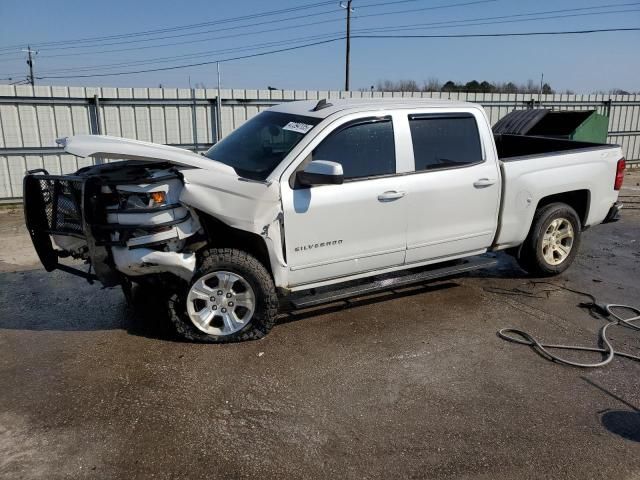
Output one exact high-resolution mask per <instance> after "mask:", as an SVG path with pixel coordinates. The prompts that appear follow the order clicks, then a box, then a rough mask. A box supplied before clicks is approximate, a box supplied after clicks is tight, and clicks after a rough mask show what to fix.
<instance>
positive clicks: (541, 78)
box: [538, 73, 544, 106]
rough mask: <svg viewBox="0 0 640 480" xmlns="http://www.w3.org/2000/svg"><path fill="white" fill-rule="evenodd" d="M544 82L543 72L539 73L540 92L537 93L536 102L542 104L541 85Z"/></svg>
mask: <svg viewBox="0 0 640 480" xmlns="http://www.w3.org/2000/svg"><path fill="white" fill-rule="evenodd" d="M543 84H544V73H542V74H540V93H539V94H538V104H540V106H542V85H543Z"/></svg>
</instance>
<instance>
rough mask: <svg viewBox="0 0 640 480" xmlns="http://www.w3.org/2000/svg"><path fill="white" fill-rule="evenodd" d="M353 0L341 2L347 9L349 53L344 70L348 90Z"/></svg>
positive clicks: (345, 85) (345, 87)
mask: <svg viewBox="0 0 640 480" xmlns="http://www.w3.org/2000/svg"><path fill="white" fill-rule="evenodd" d="M352 1H353V0H348V1H347V3H346V4H345V3H344V2H340V6H341V7H342V8H344V9H345V10H346V11H347V55H346V61H345V71H344V89H345V91H347V92H348V91H349V63H350V59H349V57H350V55H351V12H353V8H351V2H352Z"/></svg>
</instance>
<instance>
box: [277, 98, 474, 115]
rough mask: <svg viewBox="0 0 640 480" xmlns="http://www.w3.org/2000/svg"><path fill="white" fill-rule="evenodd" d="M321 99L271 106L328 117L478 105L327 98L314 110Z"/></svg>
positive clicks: (424, 100)
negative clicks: (393, 110) (396, 109)
mask: <svg viewBox="0 0 640 480" xmlns="http://www.w3.org/2000/svg"><path fill="white" fill-rule="evenodd" d="M319 101H321V100H300V101H293V102H286V101H285V102H284V103H280V104H278V105H275V106H273V107H271V108H270V109H269V110H271V111H274V112H282V113H291V114H294V115H305V116H307V117H317V118H326V117H328V116H329V115H332V114H334V113H337V112H341V111H345V113H347V112H346V111H347V110H348V111H349V113H356V112H358V111H371V110H378V109H380V110H389V109H394V108H411V107H415V108H428V107H478V105H477V104H473V103H469V102H459V101H454V100H443V99H437V98H346V99H337V98H332V99H327V106H324V107H323V108H321V109H319V110H314V108H315V107H316V105H318V102H319Z"/></svg>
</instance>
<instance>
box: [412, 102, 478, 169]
mask: <svg viewBox="0 0 640 480" xmlns="http://www.w3.org/2000/svg"><path fill="white" fill-rule="evenodd" d="M409 128H410V130H411V141H412V142H413V155H414V158H415V162H416V166H415V168H416V171H417V172H418V171H421V170H436V169H439V168H451V167H464V166H465V165H471V164H474V163H479V162H481V161H482V147H481V146H480V136H479V134H478V126H477V124H476V120H475V118H473V115H470V114H459V115H458V114H454V115H437V114H436V115H409Z"/></svg>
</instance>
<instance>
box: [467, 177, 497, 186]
mask: <svg viewBox="0 0 640 480" xmlns="http://www.w3.org/2000/svg"><path fill="white" fill-rule="evenodd" d="M494 183H496V180H495V179H494V178H480V179H478V180H476V181H475V182H473V186H474V187H476V188H484V187H490V186H491V185H493V184H494Z"/></svg>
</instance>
